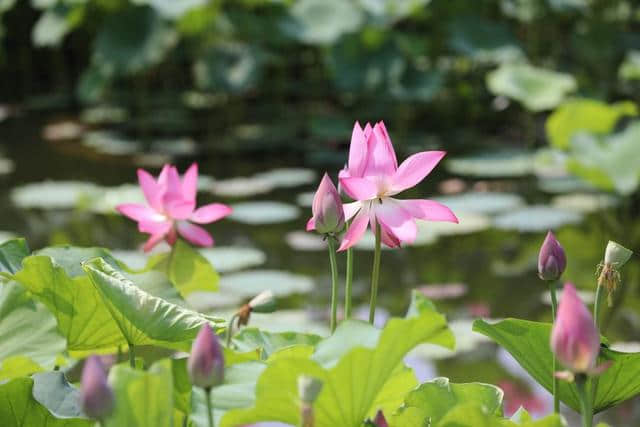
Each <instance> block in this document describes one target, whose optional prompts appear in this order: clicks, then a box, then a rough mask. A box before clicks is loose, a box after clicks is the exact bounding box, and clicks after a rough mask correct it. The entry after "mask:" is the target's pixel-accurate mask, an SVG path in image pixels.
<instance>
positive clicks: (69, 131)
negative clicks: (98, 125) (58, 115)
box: [42, 120, 84, 141]
mask: <svg viewBox="0 0 640 427" xmlns="http://www.w3.org/2000/svg"><path fill="white" fill-rule="evenodd" d="M83 133H84V126H83V125H82V124H81V123H78V122H75V121H71V120H65V121H61V122H55V123H49V124H47V125H46V126H45V127H44V129H42V137H43V138H44V139H46V140H47V141H61V140H68V139H78V138H80V137H81V136H82V134H83Z"/></svg>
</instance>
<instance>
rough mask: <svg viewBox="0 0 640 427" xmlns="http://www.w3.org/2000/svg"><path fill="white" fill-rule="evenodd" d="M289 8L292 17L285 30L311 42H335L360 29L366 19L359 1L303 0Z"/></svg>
mask: <svg viewBox="0 0 640 427" xmlns="http://www.w3.org/2000/svg"><path fill="white" fill-rule="evenodd" d="M289 12H290V14H291V18H292V20H291V21H289V22H287V24H288V25H285V30H288V32H290V33H291V34H292V35H293V36H294V37H295V38H297V39H298V40H300V41H302V42H304V43H310V44H331V43H333V42H335V41H337V40H338V39H339V38H340V37H341V36H342V35H344V34H347V33H352V32H355V31H356V30H358V29H359V28H360V25H361V24H362V21H363V13H362V10H361V9H360V8H359V7H358V5H356V4H355V2H347V1H342V0H300V1H297V2H296V3H295V4H294V5H293V6H292V7H291V8H290V9H289Z"/></svg>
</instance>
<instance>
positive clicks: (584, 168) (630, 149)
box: [567, 121, 640, 196]
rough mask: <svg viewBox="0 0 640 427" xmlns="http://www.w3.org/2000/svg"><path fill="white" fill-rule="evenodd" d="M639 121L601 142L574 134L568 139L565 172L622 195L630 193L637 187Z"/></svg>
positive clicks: (638, 179) (639, 146) (639, 150)
mask: <svg viewBox="0 0 640 427" xmlns="http://www.w3.org/2000/svg"><path fill="white" fill-rule="evenodd" d="M638 141H640V122H637V121H636V122H633V123H632V124H630V125H629V126H627V128H626V129H624V130H623V131H622V132H619V133H616V134H613V135H610V136H608V137H606V138H604V140H601V139H598V138H596V137H595V136H593V135H587V134H578V135H576V136H575V137H574V138H572V140H571V156H570V157H569V159H568V160H567V168H568V169H569V171H570V172H571V173H573V174H575V175H578V176H579V177H580V178H582V179H584V180H586V181H587V182H589V183H590V184H592V185H594V186H596V187H598V188H600V189H603V190H607V191H615V192H617V193H619V194H621V195H623V196H628V195H630V194H633V193H634V192H635V191H636V190H637V189H638V186H639V185H640V169H639V168H638V167H637V165H638V164H640V143H638Z"/></svg>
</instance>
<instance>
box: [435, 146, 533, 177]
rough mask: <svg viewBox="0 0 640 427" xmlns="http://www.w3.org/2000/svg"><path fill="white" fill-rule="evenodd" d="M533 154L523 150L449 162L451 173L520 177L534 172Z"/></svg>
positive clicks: (479, 155)
mask: <svg viewBox="0 0 640 427" xmlns="http://www.w3.org/2000/svg"><path fill="white" fill-rule="evenodd" d="M533 161H534V158H533V154H532V153H530V152H527V151H522V150H502V151H491V152H483V153H479V154H475V155H470V156H465V157H457V158H453V159H449V160H447V162H446V163H445V167H446V168H447V170H448V171H449V172H452V173H455V174H458V175H465V176H479V177H488V178H495V177H518V176H524V175H528V174H530V173H532V172H533V166H534V163H533Z"/></svg>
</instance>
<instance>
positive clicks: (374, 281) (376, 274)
mask: <svg viewBox="0 0 640 427" xmlns="http://www.w3.org/2000/svg"><path fill="white" fill-rule="evenodd" d="M375 234H376V246H375V251H374V253H373V271H372V272H371V302H370V303H369V323H371V324H372V325H373V322H374V320H375V318H376V303H377V300H378V280H379V279H380V253H381V249H382V247H381V234H382V232H381V230H380V223H379V222H376V232H375Z"/></svg>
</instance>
